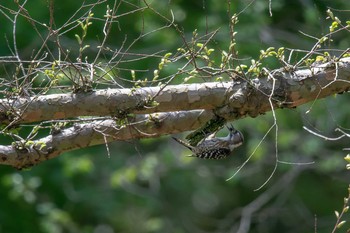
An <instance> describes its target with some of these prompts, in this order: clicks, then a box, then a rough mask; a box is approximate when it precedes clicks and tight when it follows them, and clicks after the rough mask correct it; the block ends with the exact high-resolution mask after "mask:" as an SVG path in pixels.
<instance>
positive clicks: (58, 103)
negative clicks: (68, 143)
mask: <svg viewBox="0 0 350 233" xmlns="http://www.w3.org/2000/svg"><path fill="white" fill-rule="evenodd" d="M273 82H275V85H274V87H275V88H274V90H272V87H273ZM349 88H350V58H344V59H342V60H341V62H336V63H334V62H332V63H326V64H322V65H319V66H317V67H313V68H310V69H304V70H296V71H288V72H287V71H284V70H276V71H272V72H271V73H270V74H269V75H267V76H266V77H262V78H259V79H254V80H248V81H239V82H226V83H218V82H212V83H202V84H183V85H169V86H166V87H165V88H163V89H162V88H161V87H147V88H137V89H134V88H133V89H106V90H97V91H94V92H91V93H80V94H71V93H70V94H53V95H45V96H35V97H32V98H28V99H25V98H19V99H16V100H8V99H2V100H0V120H1V122H2V123H7V124H8V123H10V122H11V121H12V120H14V119H15V120H16V121H17V122H16V123H28V122H39V121H44V120H54V119H67V118H72V117H78V116H106V115H112V116H120V115H123V114H127V113H134V114H148V113H155V112H174V111H180V110H181V111H185V110H193V109H216V110H218V109H219V108H220V110H219V111H217V114H219V115H221V116H223V117H225V118H227V119H229V118H237V117H243V116H245V115H249V116H252V117H255V116H257V115H259V114H261V113H264V112H266V111H269V110H270V105H269V103H268V101H266V100H267V98H268V96H269V95H270V94H271V93H273V94H272V99H273V100H274V103H275V105H276V106H275V107H296V106H299V105H301V104H304V103H306V102H309V101H313V100H315V99H319V98H323V97H326V96H329V95H332V94H335V93H339V92H344V91H347V90H348V89H349ZM153 100H154V101H155V102H156V104H157V105H156V106H155V102H153ZM232 114H233V115H232Z"/></svg>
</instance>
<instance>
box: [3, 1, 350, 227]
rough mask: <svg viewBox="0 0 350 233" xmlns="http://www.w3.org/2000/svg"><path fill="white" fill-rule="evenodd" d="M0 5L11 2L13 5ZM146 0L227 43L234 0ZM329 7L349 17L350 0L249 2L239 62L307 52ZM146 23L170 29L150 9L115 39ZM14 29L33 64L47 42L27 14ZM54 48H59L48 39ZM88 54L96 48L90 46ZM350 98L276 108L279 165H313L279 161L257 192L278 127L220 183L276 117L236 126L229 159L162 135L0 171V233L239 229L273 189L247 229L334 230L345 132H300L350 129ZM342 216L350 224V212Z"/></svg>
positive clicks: (35, 8) (144, 46) (38, 14)
mask: <svg viewBox="0 0 350 233" xmlns="http://www.w3.org/2000/svg"><path fill="white" fill-rule="evenodd" d="M91 2H92V1H91ZM108 2H109V3H110V4H113V2H112V1H108ZM132 3H133V4H138V3H139V2H138V1H134V2H132ZM0 4H1V5H2V6H6V7H14V6H13V5H12V4H13V3H12V2H10V1H8V3H0ZM248 4H250V2H249V1H243V0H241V1H234V2H232V3H231V8H232V9H231V11H232V12H240V11H242V10H243V9H245V7H246V6H247V5H248ZM80 5H81V3H80V2H79V1H67V0H62V1H56V3H55V20H56V22H55V23H56V26H57V27H59V25H62V24H63V23H64V22H66V20H67V19H68V18H69V17H70V16H71V15H72V14H73V12H75V11H76V9H77V8H79V7H80ZM151 5H152V6H153V7H155V8H156V9H157V10H159V11H160V12H161V13H162V14H164V15H167V16H169V9H172V11H173V13H174V15H175V19H176V21H177V23H178V24H179V25H181V26H182V27H183V30H184V32H185V35H186V38H187V39H190V38H191V36H192V32H193V31H194V30H195V29H197V31H198V33H199V34H201V35H203V34H205V32H206V31H213V30H215V29H217V28H220V30H219V32H218V34H217V35H216V36H215V37H214V42H215V43H213V46H214V47H215V49H218V48H225V47H227V46H228V44H229V41H228V36H227V35H228V16H227V2H225V1H221V2H220V3H219V2H218V1H214V0H206V1H184V0H177V1H153V2H152V3H151ZM47 6H48V3H47V2H46V1H39V0H37V1H29V2H28V3H27V5H26V8H27V10H28V12H30V15H31V16H32V17H33V18H34V19H37V20H39V21H45V20H46V21H48V16H49V11H48V8H47ZM105 6H106V5H101V6H100V7H97V8H96V9H95V11H94V14H95V15H103V14H104V12H105V10H106V8H105ZM327 7H331V8H333V9H334V10H333V12H334V13H335V14H336V15H337V16H338V17H339V18H341V19H343V20H349V18H350V17H349V10H350V3H348V1H343V0H334V1H320V0H318V1H311V0H310V1H304V0H300V1H287V0H284V1H283V0H278V1H274V0H272V16H271V17H270V16H269V9H268V1H253V2H252V3H251V5H250V6H249V7H247V8H246V9H245V10H244V11H243V12H242V13H241V14H240V15H239V21H240V22H239V23H238V24H237V25H236V27H235V30H236V31H237V32H238V35H237V50H238V51H239V57H240V58H247V60H250V59H251V58H255V59H256V58H257V57H258V55H259V50H261V49H266V48H268V47H271V46H274V47H280V46H284V47H289V48H297V49H305V50H307V49H310V48H311V47H312V46H313V44H314V43H315V42H316V41H314V40H313V39H311V38H309V37H306V36H304V35H302V34H301V33H299V31H302V32H304V33H307V34H310V35H314V36H319V37H320V36H322V35H324V34H326V33H328V30H329V25H330V22H329V21H327V20H326V14H325V12H326V10H327ZM121 9H122V11H124V12H128V11H130V10H132V9H133V8H132V6H129V8H128V7H127V4H126V6H125V7H124V8H121ZM336 9H337V10H336ZM338 10H339V11H338ZM345 10H347V11H345ZM121 13H122V12H121ZM141 17H142V18H141ZM142 20H144V22H145V26H144V27H145V29H147V30H151V29H152V28H159V27H160V26H162V25H164V24H163V23H161V22H160V20H159V17H157V16H156V15H155V14H151V13H148V12H147V11H146V12H143V13H141V12H140V13H137V14H132V15H130V17H125V18H122V19H120V20H119V25H120V27H121V31H119V30H117V29H116V28H113V30H115V31H112V33H111V34H112V35H113V36H112V37H110V38H109V40H108V45H109V46H110V47H112V48H117V47H118V46H120V45H121V43H122V42H123V40H124V39H125V34H127V36H128V37H127V43H131V42H132V41H133V39H135V38H137V37H138V35H139V34H140V32H141V31H142V27H141V26H140V25H141V24H142ZM0 22H1V27H0V51H1V56H5V55H10V50H9V46H8V42H9V43H10V44H11V43H12V42H11V40H12V38H11V32H12V24H11V22H10V21H9V20H8V19H6V18H5V17H4V16H3V15H0ZM17 25H18V26H17V31H18V34H17V37H18V38H19V39H18V47H19V50H20V53H21V55H22V56H23V57H27V58H28V59H29V58H30V56H31V54H32V52H33V49H36V48H38V46H40V40H37V34H36V32H35V31H34V30H33V28H32V27H31V26H30V25H29V23H28V22H27V21H26V20H25V19H23V18H21V19H19V21H18V24H17ZM101 27H103V22H98V21H97V22H95V21H93V24H92V26H91V27H90V28H89V33H88V36H87V43H88V44H91V45H92V46H91V47H93V45H95V46H96V44H98V43H97V41H100V40H101V35H102V34H101ZM39 29H40V28H39ZM79 30H80V29H79V28H75V29H74V30H72V31H69V32H67V33H66V35H65V39H66V40H67V46H69V45H71V46H72V48H74V46H77V45H76V40H75V38H74V34H76V33H79ZM333 39H334V44H332V45H329V48H337V49H343V50H344V49H346V48H349V47H350V45H349V43H350V40H349V36H348V35H347V37H342V35H339V36H337V35H336V36H335V38H333ZM181 44H182V41H181V38H180V36H179V34H178V33H177V32H176V31H175V30H167V31H165V32H163V31H159V32H155V33H153V34H151V35H150V36H147V37H145V38H143V39H142V40H141V41H139V42H138V43H136V44H135V46H133V47H132V49H133V52H139V53H150V52H151V51H161V50H164V51H165V52H174V51H175V52H176V48H178V47H179V46H181ZM49 45H50V46H54V44H53V43H51V44H50V42H49ZM89 53H92V54H93V53H94V51H93V49H91V50H89ZM106 59H108V57H107V58H106ZM158 63H159V59H158V60H157V59H154V60H152V59H150V60H147V62H143V61H139V62H135V63H133V64H132V66H133V67H128V66H129V65H130V64H126V67H128V68H129V69H149V70H152V69H156V68H157V65H158ZM272 66H278V64H272ZM169 72H170V71H169ZM1 75H4V74H1ZM145 75H147V74H145ZM348 102H349V96H348V94H344V95H341V96H339V95H337V96H334V97H330V98H328V99H324V100H318V101H315V102H313V103H311V104H308V105H304V106H302V107H300V108H298V109H293V110H290V109H283V110H278V111H277V123H278V126H279V131H278V138H277V140H278V149H279V151H278V158H279V160H280V161H283V162H287V163H288V162H290V163H301V164H303V163H309V162H313V163H312V164H303V165H296V164H285V163H279V164H278V167H277V171H276V173H275V174H274V176H273V177H272V179H271V180H270V181H269V182H268V183H267V184H266V185H265V186H264V187H263V188H262V189H260V190H258V191H254V190H255V189H257V188H259V187H260V186H261V185H262V184H263V183H264V182H265V181H266V180H267V179H268V177H269V176H270V174H271V172H272V170H273V168H274V165H275V161H276V155H275V140H276V137H275V134H274V133H273V132H272V133H269V134H268V136H267V138H266V140H264V141H263V143H262V144H261V145H260V146H259V147H258V149H257V151H256V152H255V154H254V156H253V157H252V159H251V160H250V162H249V163H248V164H247V165H246V166H245V167H244V168H243V169H242V170H241V171H240V173H239V174H238V175H237V176H235V177H234V178H233V179H231V180H229V181H225V180H226V179H227V178H229V177H230V176H231V175H232V174H233V173H234V172H235V171H236V169H237V167H238V166H239V165H240V164H242V163H243V162H244V160H245V159H246V158H247V157H248V156H249V155H250V154H251V152H252V151H253V150H254V149H255V148H256V146H257V145H258V143H259V142H260V140H261V139H262V138H263V137H264V135H265V134H266V132H267V131H268V129H269V128H270V127H271V125H272V124H273V118H272V116H271V114H266V115H264V116H259V117H257V118H255V119H251V118H246V119H242V120H239V121H237V122H234V125H235V126H236V127H237V128H239V129H240V130H242V132H243V134H244V135H245V139H246V143H245V144H244V146H242V147H240V148H239V149H238V150H237V152H236V153H235V156H232V157H230V158H228V159H227V160H225V161H207V160H199V159H195V158H187V157H185V155H187V154H188V153H189V152H188V151H185V150H184V148H182V147H180V146H179V145H178V144H176V143H175V142H173V141H172V140H171V139H169V137H167V136H164V137H162V138H159V139H147V140H140V141H130V142H115V143H111V144H110V151H111V154H110V157H108V154H107V152H106V148H105V146H96V147H91V148H86V149H81V150H78V151H72V152H70V153H66V154H64V155H62V156H60V157H59V158H57V159H54V160H52V161H48V162H45V163H43V164H41V165H39V166H36V167H33V168H32V169H30V170H28V171H16V170H14V169H12V168H9V167H1V168H0V190H1V191H0V232H4V233H17V232H23V233H26V232H37V233H40V232H50V233H51V232H52V233H59V232H94V233H109V232H127V233H141V232H177V233H181V232H236V230H237V229H238V225H239V221H240V217H241V216H242V210H243V208H244V207H245V206H247V205H249V204H250V203H252V202H253V201H254V200H256V198H259V196H261V195H263V194H264V192H269V190H270V191H271V190H272V189H274V188H276V189H277V190H279V191H278V192H277V193H275V194H271V199H269V200H268V201H267V202H266V203H264V204H263V205H262V206H261V208H259V209H258V210H257V211H256V212H255V213H253V215H252V219H251V220H252V222H251V224H252V225H251V231H250V232H300V233H301V232H318V233H322V232H331V229H332V228H333V227H334V224H335V221H336V218H335V216H334V210H339V209H340V208H341V207H342V205H343V197H345V196H346V195H347V187H348V184H349V180H350V175H349V171H347V170H346V169H345V161H344V160H343V157H344V156H345V155H346V152H345V151H343V150H342V149H343V148H346V147H348V145H349V139H342V140H339V141H324V140H323V139H320V138H317V137H315V136H314V135H310V134H309V133H307V132H306V131H304V130H303V129H302V126H303V125H305V126H307V127H310V128H312V129H315V130H318V132H319V133H321V134H324V135H328V136H336V135H337V133H335V132H334V129H335V128H337V127H342V128H344V129H348V128H350V121H349V116H348V115H349V114H348V107H347V106H348V105H347V104H348ZM308 110H310V111H309V112H308ZM224 133H226V132H222V134H224ZM179 136H180V135H179ZM1 140H5V139H1ZM288 174H289V175H293V176H295V177H294V179H292V181H290V182H285V183H283V182H282V183H278V181H279V180H281V179H282V177H285V176H287V175H288ZM277 184H278V185H277ZM281 186H282V187H281ZM346 217H347V218H348V219H349V215H347V216H346ZM315 225H316V226H317V230H316V231H315V230H314V228H315ZM346 227H347V228H349V227H350V225H349V224H348V225H346ZM346 227H345V228H346ZM339 232H345V229H340V230H339Z"/></svg>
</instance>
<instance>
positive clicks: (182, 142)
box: [172, 137, 193, 150]
mask: <svg viewBox="0 0 350 233" xmlns="http://www.w3.org/2000/svg"><path fill="white" fill-rule="evenodd" d="M172 138H173V139H174V140H175V141H177V142H178V143H180V144H181V145H183V146H185V147H187V148H188V149H190V150H192V149H193V146H191V145H190V144H188V143H187V142H185V141H182V140H181V139H178V138H175V137H172Z"/></svg>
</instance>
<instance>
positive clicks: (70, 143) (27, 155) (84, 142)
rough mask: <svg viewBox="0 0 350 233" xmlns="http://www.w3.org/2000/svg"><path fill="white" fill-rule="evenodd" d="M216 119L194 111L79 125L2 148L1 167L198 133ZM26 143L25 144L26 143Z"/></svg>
mask: <svg viewBox="0 0 350 233" xmlns="http://www.w3.org/2000/svg"><path fill="white" fill-rule="evenodd" d="M212 117H213V113H212V112H211V111H208V110H207V111H201V110H194V111H189V112H171V113H162V114H153V115H136V116H135V117H134V118H129V119H128V122H129V124H127V125H122V126H120V125H117V124H116V122H115V120H104V121H94V122H90V123H86V124H75V125H74V126H73V127H70V128H67V129H63V130H61V131H60V132H58V133H55V134H53V135H49V136H47V137H44V138H41V139H40V140H35V141H32V142H31V143H30V144H27V145H19V144H17V145H9V146H1V145H0V164H4V165H11V166H13V167H15V168H18V169H21V168H25V167H31V166H33V165H36V164H38V163H40V162H42V161H45V160H48V159H52V158H55V157H57V156H58V155H60V154H62V153H63V152H66V151H71V150H75V149H79V148H85V147H88V146H93V145H99V144H104V143H106V142H111V141H115V140H129V139H136V138H149V137H159V136H160V135H164V134H174V133H179V132H183V131H187V130H194V129H196V128H198V127H200V126H201V125H202V124H204V123H205V122H206V121H208V120H210V119H211V118H212ZM23 143H25V142H23Z"/></svg>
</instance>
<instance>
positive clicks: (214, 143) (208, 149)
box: [173, 125, 244, 159]
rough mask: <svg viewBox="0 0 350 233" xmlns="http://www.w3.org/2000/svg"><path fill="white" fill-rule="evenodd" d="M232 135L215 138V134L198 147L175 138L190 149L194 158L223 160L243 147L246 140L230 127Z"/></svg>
mask: <svg viewBox="0 0 350 233" xmlns="http://www.w3.org/2000/svg"><path fill="white" fill-rule="evenodd" d="M228 129H229V131H230V133H229V134H228V135H227V136H226V137H215V133H214V134H212V135H210V136H209V137H207V138H205V139H204V140H203V141H201V142H199V143H198V144H197V145H196V146H191V145H190V144H188V143H187V142H184V141H182V140H180V139H178V138H174V137H173V138H174V139H175V140H176V141H177V142H178V143H180V144H182V145H183V146H185V147H187V148H188V149H190V150H191V151H192V153H193V155H191V156H194V157H198V158H202V159H223V158H226V157H227V156H229V155H230V154H231V153H232V151H233V149H234V148H236V147H238V146H240V145H242V143H243V141H244V138H243V135H242V133H241V132H239V131H238V130H236V129H234V128H233V127H232V125H231V127H228Z"/></svg>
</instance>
